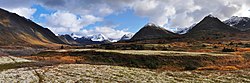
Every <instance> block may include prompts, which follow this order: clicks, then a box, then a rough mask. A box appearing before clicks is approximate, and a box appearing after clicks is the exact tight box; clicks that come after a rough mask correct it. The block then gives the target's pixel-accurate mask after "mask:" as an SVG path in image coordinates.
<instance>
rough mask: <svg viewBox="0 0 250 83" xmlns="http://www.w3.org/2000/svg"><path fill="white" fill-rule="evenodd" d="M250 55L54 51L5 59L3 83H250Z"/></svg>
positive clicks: (0, 70) (0, 81) (0, 73)
mask: <svg viewBox="0 0 250 83" xmlns="http://www.w3.org/2000/svg"><path fill="white" fill-rule="evenodd" d="M248 56H249V55H233V54H232V53H208V52H180V51H152V50H102V49H67V50H48V51H44V52H40V53H38V54H33V55H28V56H17V57H13V56H7V55H6V56H1V58H0V60H1V61H0V65H1V68H0V83H13V82H14V83H16V82H28V83H30V82H35V83H37V82H40V83H41V82H45V83H46V82H52V83H58V82H59V83H60V82H68V83H85V82H108V83H109V82H118V83H119V82H134V83H137V82H161V83H163V82H169V83H172V82H232V83H235V82H250V69H249V67H248V65H249V57H248ZM20 65H21V66H20ZM4 67H5V68H4Z"/></svg>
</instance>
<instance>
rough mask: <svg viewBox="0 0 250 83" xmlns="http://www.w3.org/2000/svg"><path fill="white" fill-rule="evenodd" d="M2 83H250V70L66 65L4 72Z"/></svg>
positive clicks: (1, 75) (0, 78)
mask: <svg viewBox="0 0 250 83" xmlns="http://www.w3.org/2000/svg"><path fill="white" fill-rule="evenodd" d="M0 82H4V83H13V82H21V83H23V82H25V83H27V82H28V83H30V82H36V83H38V82H52V83H58V82H67V83H82V82H84V83H85V82H90V83H91V82H118V83H119V82H133V83H137V82H157V83H159V82H161V83H163V82H164V83H166V82H169V83H173V82H231V83H235V82H250V70H249V69H248V70H234V71H163V72H156V71H154V70H148V69H140V68H129V67H120V66H107V65H89V64H62V65H57V66H47V67H42V68H36V67H26V68H18V69H9V70H5V71H1V72H0Z"/></svg>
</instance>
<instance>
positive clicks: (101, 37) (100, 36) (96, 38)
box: [91, 34, 109, 41]
mask: <svg viewBox="0 0 250 83" xmlns="http://www.w3.org/2000/svg"><path fill="white" fill-rule="evenodd" d="M91 40H92V41H105V40H109V39H108V38H107V37H106V36H104V35H103V34H97V35H93V36H92V38H91Z"/></svg>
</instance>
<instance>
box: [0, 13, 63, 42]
mask: <svg viewBox="0 0 250 83" xmlns="http://www.w3.org/2000/svg"><path fill="white" fill-rule="evenodd" d="M0 35H1V36H0V45H21V46H23V45H25V46H32V45H39V46H40V45H41V46H45V45H48V44H50V45H52V44H63V42H62V41H61V40H60V39H59V38H58V37H57V36H56V35H55V34H54V33H52V32H51V31H50V30H49V29H47V28H43V27H41V26H40V25H38V24H36V23H34V22H32V21H31V20H29V19H26V18H24V17H21V16H19V15H17V14H15V13H10V12H8V11H6V10H3V9H0Z"/></svg>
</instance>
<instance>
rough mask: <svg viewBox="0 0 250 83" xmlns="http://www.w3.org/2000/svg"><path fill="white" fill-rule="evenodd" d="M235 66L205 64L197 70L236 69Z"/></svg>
mask: <svg viewBox="0 0 250 83" xmlns="http://www.w3.org/2000/svg"><path fill="white" fill-rule="evenodd" d="M238 69H239V68H237V67H236V66H206V67H200V68H198V69H197V70H238Z"/></svg>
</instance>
